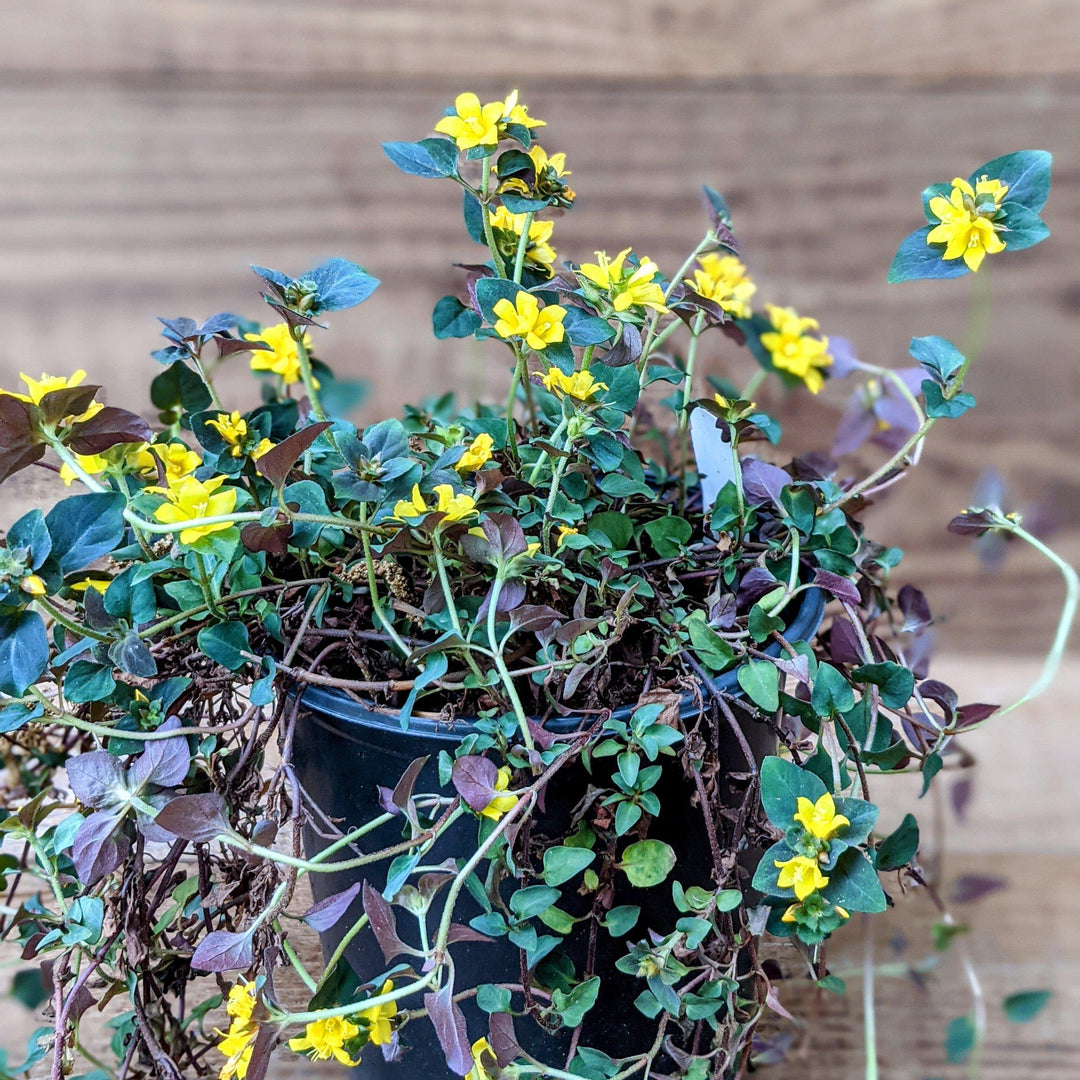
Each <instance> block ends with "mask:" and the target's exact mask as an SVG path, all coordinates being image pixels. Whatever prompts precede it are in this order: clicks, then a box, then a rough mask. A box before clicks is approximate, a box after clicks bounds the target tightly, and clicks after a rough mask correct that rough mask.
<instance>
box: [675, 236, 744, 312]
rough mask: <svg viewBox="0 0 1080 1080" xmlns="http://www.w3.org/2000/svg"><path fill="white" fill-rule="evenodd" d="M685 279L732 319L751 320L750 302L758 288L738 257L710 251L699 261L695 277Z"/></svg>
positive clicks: (691, 286)
mask: <svg viewBox="0 0 1080 1080" xmlns="http://www.w3.org/2000/svg"><path fill="white" fill-rule="evenodd" d="M683 280H684V281H685V282H686V284H687V285H689V286H690V288H692V289H693V290H694V292H696V293H698V294H699V295H700V296H703V297H705V299H706V300H711V301H712V302H713V303H714V304H719V305H720V307H721V308H723V310H724V311H726V312H727V313H728V314H729V315H730V316H731V317H732V318H735V319H746V318H749V316H750V303H749V301H750V297H751V296H753V295H754V293H755V292H756V291H757V286H756V285H755V284H754V283H753V282H752V281H751V280H750V278H749V277H747V275H746V267H745V266H743V264H742V263H741V262H740V261H739V260H738V259H737V258H735V256H734V255H720V254H718V253H717V252H715V251H710V252H708V253H707V254H705V255H702V256H701V257H700V258H699V259H698V265H697V268H696V269H695V270H694V276H693V278H692V279H691V278H684V279H683Z"/></svg>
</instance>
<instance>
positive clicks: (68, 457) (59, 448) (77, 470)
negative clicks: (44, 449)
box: [49, 437, 109, 494]
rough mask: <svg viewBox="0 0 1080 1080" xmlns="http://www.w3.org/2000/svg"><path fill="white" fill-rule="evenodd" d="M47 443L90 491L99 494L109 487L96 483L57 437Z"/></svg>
mask: <svg viewBox="0 0 1080 1080" xmlns="http://www.w3.org/2000/svg"><path fill="white" fill-rule="evenodd" d="M49 445H50V446H51V447H52V448H53V449H54V450H55V451H56V456H57V457H58V458H59V459H60V460H61V461H62V462H63V463H64V464H65V465H66V466H67V467H68V468H69V469H70V470H71V471H72V472H73V473H74V474H75V475H76V476H77V477H78V478H79V479H80V480H81V481H82V482H83V484H84V485H85V486H86V487H88V488H89V489H90V490H91V491H93V492H95V493H97V494H101V493H102V492H104V491H108V490H109V489H108V488H107V487H105V485H104V484H100V483H98V481H97V480H95V479H94V478H93V477H92V476H91V475H90V474H89V473H88V472H87V471H86V470H85V469H84V468H83V467H82V466H81V465H80V464H79V463H78V461H76V460H75V455H74V454H72V452H71V451H70V450H69V449H68V448H67V447H66V446H65V445H64V444H63V443H62V442H61V441H60V440H59V439H57V438H55V437H53V438H51V439H49Z"/></svg>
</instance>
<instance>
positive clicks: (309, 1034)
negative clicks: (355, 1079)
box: [289, 1016, 375, 1066]
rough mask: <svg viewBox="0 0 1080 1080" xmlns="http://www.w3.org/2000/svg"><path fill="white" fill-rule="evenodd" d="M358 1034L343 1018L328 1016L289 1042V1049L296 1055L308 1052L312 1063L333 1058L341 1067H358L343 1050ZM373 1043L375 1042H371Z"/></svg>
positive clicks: (315, 1022)
mask: <svg viewBox="0 0 1080 1080" xmlns="http://www.w3.org/2000/svg"><path fill="white" fill-rule="evenodd" d="M359 1034H360V1029H359V1028H358V1027H357V1026H356V1025H355V1024H354V1023H353V1022H352V1021H351V1020H349V1019H347V1018H346V1017H344V1016H328V1017H327V1018H326V1019H325V1020H314V1021H312V1022H311V1023H310V1024H308V1026H307V1028H306V1029H305V1031H304V1034H303V1035H297V1036H296V1038H294V1039H290V1040H289V1049H290V1050H295V1051H296V1052H297V1053H298V1054H299V1053H302V1052H303V1051H305V1050H306V1051H307V1052H308V1057H309V1058H311V1060H312V1061H329V1060H330V1059H331V1058H333V1059H334V1060H335V1061H338V1062H340V1063H341V1064H342V1065H350V1066H351V1065H359V1064H360V1059H359V1058H357V1059H356V1060H355V1061H354V1060H353V1059H352V1058H351V1057H350V1056H349V1054H348V1053H347V1052H346V1050H345V1049H344V1044H345V1043H347V1042H348V1041H349V1040H350V1039H353V1038H355V1037H356V1036H357V1035H359ZM372 1041H373V1042H374V1041H375V1040H372Z"/></svg>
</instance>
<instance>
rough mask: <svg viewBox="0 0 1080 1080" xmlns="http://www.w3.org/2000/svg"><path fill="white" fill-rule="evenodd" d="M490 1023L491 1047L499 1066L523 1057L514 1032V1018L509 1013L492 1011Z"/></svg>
mask: <svg viewBox="0 0 1080 1080" xmlns="http://www.w3.org/2000/svg"><path fill="white" fill-rule="evenodd" d="M488 1024H489V1031H490V1033H491V1038H490V1042H491V1049H492V1051H493V1052H494V1054H495V1060H496V1061H498V1063H499V1067H500V1068H502V1067H504V1066H506V1065H509V1064H510V1062H511V1061H514V1060H516V1059H517V1058H519V1057H521V1047H520V1046H519V1045H518V1041H517V1035H516V1034H515V1033H514V1018H513V1017H512V1016H511V1015H510V1014H509V1013H504V1012H497V1013H492V1014H491V1020H490V1021H489V1022H488Z"/></svg>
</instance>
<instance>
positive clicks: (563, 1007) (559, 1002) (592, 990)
mask: <svg viewBox="0 0 1080 1080" xmlns="http://www.w3.org/2000/svg"><path fill="white" fill-rule="evenodd" d="M599 993H600V976H599V975H594V976H593V977H592V978H591V979H589V980H587V981H586V982H583V983H578V985H577V986H575V987H574V989H573V990H571V991H570V993H566V991H564V990H559V989H555V990H553V991H552V993H551V1006H552V1008H553V1009H554V1010H555V1011H556V1012H557V1013H558V1014H559V1015H560V1016H561V1017H562V1021H563V1023H564V1024H565V1025H566V1026H567V1027H569V1028H576V1027H577V1026H578V1024H580V1023H581V1022H582V1020H584V1019H585V1014H586V1013H587V1012H588V1011H589V1010H590V1009H591V1008H592V1007H593V1005H595V1004H596V998H597V995H598V994H599Z"/></svg>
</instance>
